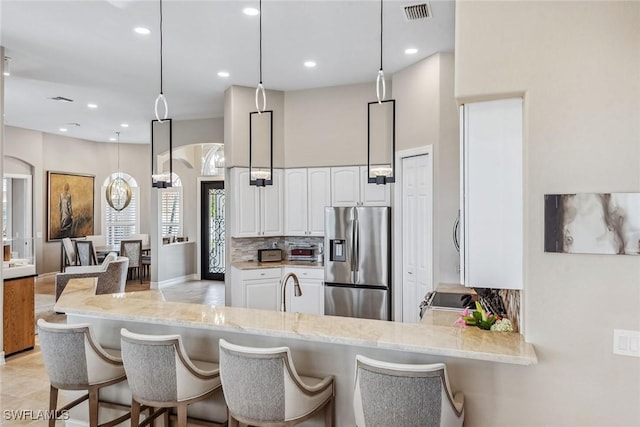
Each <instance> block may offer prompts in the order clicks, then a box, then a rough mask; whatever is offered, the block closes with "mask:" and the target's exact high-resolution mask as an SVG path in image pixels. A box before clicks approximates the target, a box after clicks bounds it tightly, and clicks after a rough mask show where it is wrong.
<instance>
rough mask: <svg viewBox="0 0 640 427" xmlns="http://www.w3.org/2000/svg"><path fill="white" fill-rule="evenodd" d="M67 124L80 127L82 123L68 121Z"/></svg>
mask: <svg viewBox="0 0 640 427" xmlns="http://www.w3.org/2000/svg"><path fill="white" fill-rule="evenodd" d="M67 126H75V127H80V123H75V122H73V123H67Z"/></svg>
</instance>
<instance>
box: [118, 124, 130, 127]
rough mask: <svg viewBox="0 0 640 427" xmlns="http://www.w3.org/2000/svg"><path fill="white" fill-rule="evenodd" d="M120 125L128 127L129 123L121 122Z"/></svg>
mask: <svg viewBox="0 0 640 427" xmlns="http://www.w3.org/2000/svg"><path fill="white" fill-rule="evenodd" d="M120 126H122V127H123V128H128V127H129V123H121V124H120Z"/></svg>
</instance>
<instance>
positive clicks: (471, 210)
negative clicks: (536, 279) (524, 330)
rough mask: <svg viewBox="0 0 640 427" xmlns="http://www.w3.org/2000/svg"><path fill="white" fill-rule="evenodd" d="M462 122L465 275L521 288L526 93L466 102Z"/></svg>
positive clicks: (472, 281)
mask: <svg viewBox="0 0 640 427" xmlns="http://www.w3.org/2000/svg"><path fill="white" fill-rule="evenodd" d="M461 122H462V123H461V124H462V129H461V132H460V134H461V145H462V146H461V163H462V167H461V173H462V176H461V180H460V181H461V186H462V188H461V192H460V194H461V198H462V200H461V207H462V214H461V225H462V227H461V239H460V240H461V245H460V255H461V260H460V266H461V269H460V271H461V281H462V283H464V284H465V285H466V286H473V287H481V288H501V289H522V285H523V211H524V209H523V155H522V153H523V148H522V133H523V128H522V99H521V98H514V99H503V100H498V101H489V102H475V103H469V104H465V105H464V106H463V107H462V114H461Z"/></svg>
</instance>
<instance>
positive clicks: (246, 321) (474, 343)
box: [55, 279, 537, 426]
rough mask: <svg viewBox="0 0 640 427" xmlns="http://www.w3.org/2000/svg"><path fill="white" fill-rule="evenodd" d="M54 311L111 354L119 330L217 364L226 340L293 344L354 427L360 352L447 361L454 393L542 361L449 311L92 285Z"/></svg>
mask: <svg viewBox="0 0 640 427" xmlns="http://www.w3.org/2000/svg"><path fill="white" fill-rule="evenodd" d="M55 309H56V311H61V312H65V313H66V314H67V318H68V322H69V323H79V322H88V323H91V324H92V325H93V327H94V329H95V332H96V336H97V339H98V341H99V342H100V343H101V344H102V345H104V346H107V347H111V348H119V347H120V328H121V327H126V328H128V329H130V330H132V331H135V332H139V333H150V334H166V333H179V334H180V335H182V337H183V339H184V342H185V345H186V348H187V351H188V352H189V354H190V355H191V356H192V357H194V358H196V359H202V360H217V359H218V340H219V339H220V338H224V339H226V340H228V341H230V342H233V343H237V344H240V345H252V346H258V347H261V346H262V347H270V346H282V345H286V346H289V347H290V348H291V350H292V354H293V359H294V362H295V365H296V367H297V368H298V369H299V371H300V372H301V373H303V374H308V375H314V376H323V375H328V374H331V375H334V376H335V377H336V425H338V426H350V425H353V415H352V406H351V405H352V403H351V402H352V387H353V381H354V367H355V362H354V360H355V355H356V354H364V355H366V356H370V357H374V358H378V359H383V360H388V361H393V362H399V363H433V362H445V363H447V366H448V368H449V371H450V377H451V378H450V379H451V384H452V387H453V389H454V390H462V391H463V392H464V393H465V394H468V393H472V390H473V389H477V387H476V386H475V384H472V383H471V381H472V378H476V379H477V378H478V373H479V374H480V377H481V381H482V384H481V385H482V388H488V389H493V386H495V390H498V389H499V386H502V387H504V386H505V382H508V379H506V380H505V379H502V381H501V382H500V384H499V385H498V383H497V381H498V380H499V379H496V378H494V377H493V376H492V375H491V372H492V370H493V368H492V365H493V364H495V363H499V364H509V365H533V364H536V363H537V357H536V354H535V352H534V349H533V346H532V345H531V344H529V343H526V342H525V341H524V340H523V338H522V336H521V335H519V334H511V333H496V332H488V331H481V330H479V329H477V328H467V329H459V328H458V327H456V326H454V325H453V324H452V323H451V322H452V320H451V319H452V318H453V316H454V314H453V313H450V312H442V313H438V312H435V311H432V312H431V313H429V315H428V316H426V318H425V321H424V322H423V323H422V324H403V323H395V322H386V321H378V320H367V319H355V318H345V317H337V316H318V315H310V314H299V313H282V312H277V311H267V310H255V309H247V308H238V307H220V306H206V305H201V304H189V303H177V302H167V301H165V300H164V298H163V296H162V293H161V292H160V291H157V290H150V291H143V292H131V293H126V294H110V295H95V280H94V279H78V280H72V281H70V282H69V285H68V286H67V287H66V288H65V290H64V292H63V294H62V296H61V297H60V299H59V300H58V302H57V304H56V306H55ZM513 369H530V368H527V367H524V366H513ZM473 372H475V373H476V374H475V375H473V374H472V373H473ZM513 387H514V389H515V388H517V384H513ZM468 398H469V397H468ZM471 412H472V411H471ZM467 416H470V414H469V413H468V415H467Z"/></svg>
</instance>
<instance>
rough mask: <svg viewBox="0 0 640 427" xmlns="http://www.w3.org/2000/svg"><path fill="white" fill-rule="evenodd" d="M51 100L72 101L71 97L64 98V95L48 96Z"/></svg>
mask: <svg viewBox="0 0 640 427" xmlns="http://www.w3.org/2000/svg"><path fill="white" fill-rule="evenodd" d="M49 99H51V100H52V101H60V102H73V99H69V98H65V97H64V96H55V97H53V98H49Z"/></svg>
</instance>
